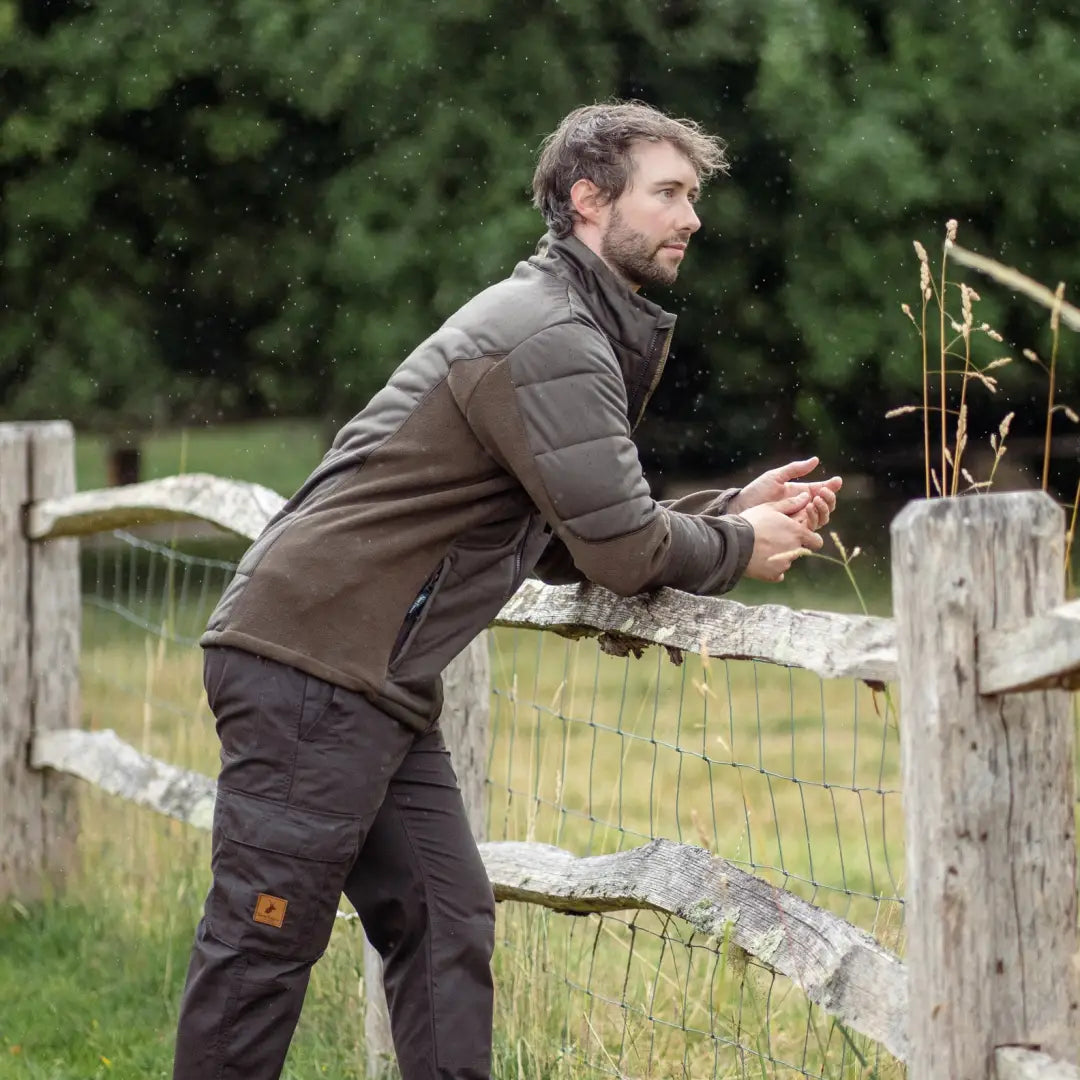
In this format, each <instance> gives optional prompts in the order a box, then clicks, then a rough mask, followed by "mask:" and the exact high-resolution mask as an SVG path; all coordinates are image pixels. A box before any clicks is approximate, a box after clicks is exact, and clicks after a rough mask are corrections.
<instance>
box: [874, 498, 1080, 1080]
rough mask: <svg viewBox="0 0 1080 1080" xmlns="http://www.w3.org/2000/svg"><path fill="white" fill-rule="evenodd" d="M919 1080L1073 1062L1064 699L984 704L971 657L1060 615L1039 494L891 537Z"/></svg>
mask: <svg viewBox="0 0 1080 1080" xmlns="http://www.w3.org/2000/svg"><path fill="white" fill-rule="evenodd" d="M892 544H893V606H894V611H895V612H896V617H897V627H898V629H897V634H898V647H899V659H900V673H901V675H900V698H901V703H902V707H901V719H900V735H901V757H902V777H903V791H904V812H905V823H906V836H905V847H906V860H907V887H906V901H907V903H906V910H905V929H906V932H907V962H908V979H909V998H910V1003H911V1017H910V1025H909V1031H910V1033H911V1049H910V1055H909V1073H908V1075H909V1076H910V1077H911V1080H940V1078H941V1077H949V1078H950V1080H984V1078H985V1077H987V1076H988V1075H990V1074H991V1070H992V1068H993V1051H994V1047H995V1046H997V1045H1001V1044H1003V1043H1009V1044H1018V1045H1019V1044H1022V1045H1026V1046H1033V1047H1038V1048H1040V1049H1042V1050H1045V1051H1047V1052H1049V1053H1050V1054H1052V1055H1053V1056H1055V1057H1059V1058H1063V1059H1069V1060H1071V1059H1073V1058H1074V1057H1075V1053H1076V1046H1077V1025H1076V1020H1075V1018H1076V1016H1077V1015H1080V1013H1078V1012H1077V1001H1078V999H1077V993H1076V985H1075V974H1074V971H1073V957H1074V955H1075V953H1076V948H1077V933H1076V930H1077V908H1076V845H1075V825H1074V790H1073V789H1074V782H1073V768H1074V759H1073V728H1072V723H1071V720H1070V716H1069V704H1070V703H1069V698H1068V695H1067V694H1065V693H1064V692H1062V691H1059V690H1052V691H1043V692H1038V693H1029V694H1009V695H999V696H994V697H987V696H982V695H980V694H979V693H978V692H977V688H976V683H975V672H976V643H977V640H978V638H979V637H980V635H982V636H985V635H986V634H987V633H988V632H989V631H991V630H992V629H995V628H1001V627H1005V626H1009V625H1016V624H1018V623H1020V622H1022V621H1023V620H1024V619H1025V618H1030V617H1031V616H1033V615H1036V614H1039V613H1044V612H1046V611H1049V610H1050V609H1052V608H1053V607H1055V606H1056V605H1057V604H1059V603H1060V602H1061V600H1062V593H1063V590H1064V582H1063V574H1062V557H1063V546H1064V518H1063V515H1062V512H1061V510H1060V508H1059V507H1058V506H1057V505H1056V504H1055V503H1054V502H1053V500H1052V499H1050V498H1049V497H1048V496H1046V495H1043V494H1041V493H1021V494H1006V495H985V496H979V497H978V498H962V499H937V500H933V501H929V502H920V503H913V504H911V505H909V506H908V507H907V508H906V509H905V510H904V511H903V512H902V513H901V514H900V516H899V517H898V518H897V519H896V521H895V522H894V523H893V526H892Z"/></svg>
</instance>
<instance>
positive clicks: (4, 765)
mask: <svg viewBox="0 0 1080 1080" xmlns="http://www.w3.org/2000/svg"><path fill="white" fill-rule="evenodd" d="M73 447H74V436H73V433H72V429H71V427H70V425H68V424H67V423H64V422H56V423H42V424H7V425H0V614H2V617H0V898H3V897H5V896H16V897H21V898H24V899H25V898H28V897H31V896H33V895H34V894H35V892H37V891H38V890H39V889H40V887H41V883H42V882H43V881H47V880H49V879H52V880H54V881H56V880H62V877H63V873H64V870H65V867H67V866H70V865H71V860H72V858H73V853H74V848H75V844H76V839H77V834H78V820H77V811H76V798H75V793H74V790H73V787H72V784H71V780H70V778H71V777H72V776H76V777H81V778H83V779H84V780H88V781H90V782H91V783H93V784H96V785H98V786H100V787H102V788H104V789H105V790H107V791H109V792H112V793H115V794H117V795H120V796H123V797H125V798H128V799H132V800H134V801H136V802H139V803H141V804H143V805H146V806H149V807H152V808H154V809H156V810H158V811H160V812H162V813H165V814H168V815H170V816H172V817H174V818H177V819H179V820H182V821H186V822H189V823H192V824H195V825H198V826H201V827H204V828H205V827H208V826H209V824H210V820H211V816H212V810H213V802H214V784H213V782H212V781H211V780H210V779H209V778H207V777H205V776H202V775H200V774H197V773H192V772H187V771H184V770H182V769H179V768H177V767H174V766H172V765H169V764H167V763H164V762H160V761H157V760H155V759H153V758H151V757H148V756H147V755H145V754H143V753H141V752H139V751H138V750H136V749H135V748H134V747H132V746H129V745H127V744H126V743H124V742H122V741H121V740H120V739H119V738H118V737H117V736H115V735H114V734H113V733H112V732H111V731H96V732H91V731H85V730H82V729H81V727H80V705H79V676H78V669H79V650H80V583H79V550H78V545H79V541H78V539H76V538H77V537H82V536H88V535H91V534H94V533H100V532H103V531H109V530H114V529H118V528H123V527H131V526H134V525H147V524H151V523H154V522H163V521H175V520H178V519H193V520H197V521H201V522H205V523H209V524H211V525H214V526H217V527H218V528H221V529H224V530H227V531H229V532H231V533H234V534H237V535H238V536H241V537H247V538H253V537H255V536H256V535H257V534H258V533H259V531H260V530H261V528H262V527H263V526H264V524H265V523H266V521H267V520H268V519H269V518H270V517H271V516H272V515H273V514H274V513H275V512H276V511H277V509H278V508H279V507H280V506H281V505H282V502H283V500H282V499H281V497H280V496H279V495H277V494H275V493H274V492H271V491H269V490H267V489H265V488H261V487H259V486H257V485H253V484H247V483H240V482H236V481H230V480H224V479H220V478H217V477H212V476H206V475H187V476H178V477H172V478H169V479H165V480H159V481H152V482H148V483H143V484H135V485H131V486H128V487H123V488H114V489H109V490H105V491H90V492H76V491H75V477H74V453H73ZM1063 554H1064V518H1063V514H1062V511H1061V509H1060V508H1059V507H1058V506H1056V505H1055V504H1054V502H1053V501H1052V500H1051V499H1050V498H1049V497H1047V496H1044V495H1042V494H1039V493H1014V494H1002V495H982V496H978V497H973V498H970V497H969V498H960V499H940V500H935V501H930V502H924V501H920V502H916V503H912V504H911V505H909V506H908V507H907V508H906V509H905V510H904V511H903V512H902V513H901V514H900V515H899V516H898V517H897V519H896V520H895V521H894V523H893V525H892V573H893V601H894V611H895V616H894V618H892V619H885V618H875V617H870V616H854V615H840V614H829V613H822V612H810V611H794V610H789V609H787V608H783V607H778V606H760V607H747V606H744V605H741V604H739V603H736V602H733V601H729V600H723V599H717V598H701V597H693V596H689V595H686V594H682V593H678V592H675V591H672V590H661V591H659V592H658V593H656V594H654V595H650V596H642V597H634V598H630V599H623V598H619V597H616V596H614V595H612V594H610V593H607V592H605V591H604V590H603V589H600V588H597V587H585V586H565V587H548V586H543V585H540V584H538V583H536V582H527V583H526V584H525V585H524V586H523V587H522V588H521V589H520V590H519V591H518V593H517V594H516V595H515V596H514V597H512V598H511V599H510V600H509V601H508V602H507V604H506V605H505V607H504V608H503V610H502V612H501V613H500V615H499V617H498V619H497V620H496V625H498V626H505V627H530V628H533V629H535V630H542V631H548V632H552V633H555V634H561V635H564V636H566V637H582V636H595V637H599V638H600V640H601V644H602V646H603V647H604V648H606V649H608V650H615V651H619V650H621V651H623V652H625V651H626V650H627V649H635V648H641V647H644V646H647V645H649V644H655V645H659V646H662V647H663V648H664V649H666V650H667V651H668V654H669V655H670V656H672V657H673V658H674V659H676V660H678V659H679V658H680V657H681V656H682V655H683V654H695V653H699V654H702V655H706V656H708V657H717V658H737V659H748V658H750V659H756V660H760V661H765V662H769V663H772V664H780V665H785V666H788V667H791V668H803V669H807V670H809V671H812V672H815V673H817V674H818V675H819V676H821V677H822V678H825V679H835V678H849V679H850V678H854V679H861V680H866V681H869V682H871V683H872V684H874V685H875V686H881V685H884V684H893V685H894V687H898V688H899V696H900V699H901V701H902V712H901V721H900V743H901V776H902V790H903V803H904V822H905V836H904V847H905V860H906V876H905V898H904V904H905V914H904V923H905V934H906V953H905V956H904V957H903V958H901V957H900V956H898V955H895V954H894V953H892V952H891V951H889V950H888V949H886V948H884V947H883V946H882V945H880V944H879V943H878V942H877V941H876V940H875V939H874V938H873V937H872V936H871V935H870V934H869V933H867V932H866V931H864V930H862V929H859V928H858V927H856V926H853V925H851V924H850V923H848V922H847V921H845V919H843V918H841V917H839V916H838V915H835V914H832V913H830V912H829V911H827V910H824V909H823V908H821V907H817V906H815V905H813V904H811V903H809V902H807V901H806V900H804V899H802V898H800V897H799V896H797V895H795V894H794V893H793V892H790V891H785V890H783V889H780V888H777V887H775V886H774V885H773V884H770V883H769V882H767V881H765V880H763V879H762V878H760V877H758V876H756V875H754V874H752V873H748V872H746V871H745V870H744V869H742V868H741V867H739V866H737V865H736V864H735V863H733V862H731V861H728V860H726V859H723V858H719V857H716V856H713V855H712V854H710V853H709V852H708V851H705V850H703V849H702V848H700V847H695V846H693V845H689V844H685V843H677V842H675V841H672V840H667V839H652V840H651V841H649V842H647V843H645V844H644V845H642V846H639V847H637V848H634V849H631V850H624V851H619V852H617V853H613V854H606V855H597V856H586V857H578V856H575V854H574V853H572V852H570V851H567V850H563V849H561V848H559V847H554V846H551V845H546V844H538V843H535V842H522V841H513V842H511V841H501V842H482V843H481V851H482V854H483V857H484V861H485V865H486V867H487V869H488V873H489V876H490V878H491V881H492V884H493V886H494V889H495V893H496V896H497V898H498V899H500V900H514V901H521V902H525V903H528V904H534V905H541V906H543V907H546V908H550V909H554V910H556V911H559V912H567V913H574V914H579V915H580V914H589V913H598V912H611V911H626V910H631V911H633V910H643V911H655V912H660V913H668V914H670V915H671V916H674V917H676V918H678V919H681V920H684V921H685V922H686V923H687V924H688V925H689V926H690V927H692V928H693V929H694V930H695V931H698V932H700V933H702V934H704V935H713V936H715V937H717V938H724V939H725V940H730V941H731V942H732V943H733V944H735V945H737V946H738V947H740V948H741V949H742V950H745V951H746V953H748V954H749V955H750V956H752V957H754V958H756V960H755V962H756V963H758V964H760V965H762V966H763V967H766V968H768V969H770V970H772V971H774V972H776V973H779V974H780V975H782V976H785V977H786V978H787V979H789V980H790V981H791V982H792V983H793V984H794V985H796V986H798V987H800V988H801V989H802V990H803V991H804V992H805V994H806V996H807V997H808V998H809V999H810V1000H811V1001H812V1002H814V1003H816V1005H817V1006H819V1007H820V1008H821V1009H823V1010H824V1011H825V1012H826V1013H828V1014H829V1015H831V1016H833V1017H835V1018H836V1019H837V1020H839V1021H840V1022H841V1023H842V1024H843V1025H845V1026H846V1028H847V1029H850V1030H851V1031H854V1032H857V1033H860V1034H861V1035H863V1036H866V1037H868V1038H869V1039H872V1040H875V1041H876V1042H877V1043H880V1044H881V1045H882V1046H883V1047H885V1048H886V1049H887V1050H888V1052H889V1053H890V1054H892V1055H893V1056H894V1057H895V1058H897V1059H899V1060H900V1061H903V1062H906V1064H907V1074H908V1076H910V1077H912V1078H915V1080H942V1078H946V1077H947V1078H949V1080H985V1078H990V1077H993V1076H997V1077H1000V1078H1003V1080H1009V1078H1017V1080H1019V1078H1028V1077H1039V1078H1042V1080H1052V1078H1072V1080H1080V1070H1078V1069H1077V1068H1076V1060H1077V1052H1078V1049H1080V1047H1078V1041H1080V1009H1078V1002H1080V997H1078V993H1077V978H1076V957H1077V880H1076V837H1075V790H1074V789H1075V779H1074V777H1075V765H1074V730H1073V719H1072V709H1071V698H1070V694H1069V691H1070V690H1072V689H1075V688H1077V687H1078V686H1080V601H1073V602H1071V603H1065V602H1064V581H1063V573H1062V560H1063ZM489 702H490V674H489V667H488V653H487V646H486V643H485V642H484V641H483V640H482V639H480V640H478V641H477V642H475V643H474V644H473V646H471V647H470V649H469V650H467V651H466V653H465V654H463V656H462V657H460V658H459V659H458V660H457V661H455V662H454V664H453V665H452V666H451V668H450V670H449V671H448V672H447V677H446V709H445V712H444V718H443V726H444V729H445V730H446V733H447V740H448V742H449V743H450V745H451V748H452V751H453V754H454V759H455V764H456V767H457V770H458V773H459V777H460V780H461V784H462V788H463V791H464V793H465V796H466V801H467V805H468V806H469V808H470V815H471V818H472V820H473V824H474V829H475V831H476V832H477V835H478V837H480V838H481V840H483V836H482V834H483V829H484V820H485V815H484V811H483V803H484V798H485V769H486V767H487V760H488V758H487V750H486V744H487V739H488V721H489ZM369 960H370V963H371V965H372V968H371V970H377V957H375V956H374V955H373V954H370V955H369ZM373 981H374V980H368V982H369V985H370V984H371V983H372V982H373ZM368 1036H369V1043H370V1045H371V1046H372V1047H373V1048H375V1049H376V1050H379V1049H380V1048H382V1049H385V1047H386V1035H385V1019H384V1017H383V1016H382V1013H381V1011H380V1002H379V1000H378V995H372V997H371V999H370V1002H369V1010H368Z"/></svg>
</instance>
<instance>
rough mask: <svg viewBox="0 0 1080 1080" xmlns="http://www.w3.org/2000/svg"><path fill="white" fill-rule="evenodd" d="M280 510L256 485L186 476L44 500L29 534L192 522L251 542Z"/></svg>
mask: <svg viewBox="0 0 1080 1080" xmlns="http://www.w3.org/2000/svg"><path fill="white" fill-rule="evenodd" d="M284 505H285V500H284V499H283V498H282V497H281V496H280V495H279V494H278V493H277V492H276V491H271V490H270V489H269V488H265V487H262V486H261V485H259V484H249V483H246V482H245V481H242V480H225V479H222V478H221V477H218V476H208V475H207V474H205V473H189V474H187V475H185V476H169V477H166V478H165V479H164V480H148V481H146V482H145V483H143V484H129V485H127V486H126V487H119V488H105V489H103V490H101V491H81V492H79V493H78V494H75V495H68V496H66V497H65V498H55V499H54V498H46V499H45V500H44V501H42V502H38V503H35V505H34V506H32V507H31V508H30V515H29V523H28V526H27V534H28V535H29V536H30V537H31V538H32V539H34V540H45V539H48V538H50V537H54V536H86V535H88V534H90V533H96V532H108V531H109V530H110V529H124V528H133V527H135V526H138V525H152V524H154V523H155V522H159V521H177V520H180V519H184V518H190V519H194V520H197V521H205V522H208V523H209V524H211V525H215V526H217V527H218V528H219V529H225V530H226V531H228V532H232V533H236V534H237V535H238V536H244V537H247V539H249V540H254V539H255V537H256V536H258V535H259V533H260V532H262V530H263V527H264V526H265V525H266V523H267V522H268V521H269V520H270V518H272V517H273V516H274V514H276V513H277V512H278V510H280V509H281V507H282V506H284Z"/></svg>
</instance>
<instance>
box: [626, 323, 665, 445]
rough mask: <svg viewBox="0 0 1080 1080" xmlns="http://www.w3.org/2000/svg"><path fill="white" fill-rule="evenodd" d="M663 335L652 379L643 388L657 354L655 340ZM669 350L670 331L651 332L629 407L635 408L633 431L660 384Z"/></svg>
mask: <svg viewBox="0 0 1080 1080" xmlns="http://www.w3.org/2000/svg"><path fill="white" fill-rule="evenodd" d="M661 335H663V345H662V348H661V349H660V350H659V351H660V356H659V358H658V359H657V360H656V363H655V366H654V367H653V373H652V379H651V381H650V382H649V385H648V387H646V386H645V380H646V379H648V378H649V368H650V366H653V357H654V354H655V353H656V352H657V344H658V342H657V339H658V338H660V337H661ZM670 348H671V331H670V330H669V331H667V332H666V333H665V332H664V331H663V330H660V329H656V330H654V331H653V336H652V339H651V340H650V341H649V351H648V353H647V354H646V361H645V365H644V367H643V368H642V371H641V373H640V375H639V376H638V377H637V378H636V379H635V380H634V393H633V397H632V398H631V406H632V407H633V406H636V411H637V416H636V417H634V418H633V419H632V420H631V421H630V428H631V430H633V429H634V428H636V427H637V426H638V424H640V423H641V418H642V417H643V416H644V415H645V406H646V405H648V404H649V399H650V398H651V397H652V396H653V393H654V392H655V390H656V387H657V385H658V384H659V382H660V377H661V376H662V375H663V374H664V365H665V364H666V363H667V355H668V350H669V349H670ZM638 397H640V398H641V401H640V403H638V402H637V399H638Z"/></svg>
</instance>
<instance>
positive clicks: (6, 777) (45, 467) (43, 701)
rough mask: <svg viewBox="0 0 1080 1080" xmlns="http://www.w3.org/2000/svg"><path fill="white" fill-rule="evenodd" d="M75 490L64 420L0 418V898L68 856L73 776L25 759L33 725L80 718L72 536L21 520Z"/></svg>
mask: <svg viewBox="0 0 1080 1080" xmlns="http://www.w3.org/2000/svg"><path fill="white" fill-rule="evenodd" d="M74 490H75V437H74V433H73V431H72V428H71V425H70V424H68V423H66V422H55V423H41V424H0V898H3V897H6V896H15V897H18V898H20V899H33V898H35V897H37V896H40V895H41V893H42V890H43V888H44V887H45V886H46V884H47V883H49V884H51V885H53V886H55V885H58V884H59V883H60V881H61V879H62V876H63V874H64V873H65V872H67V870H68V869H69V868H70V867H71V865H72V860H73V858H74V852H75V838H76V835H77V832H78V821H77V814H76V804H75V798H74V790H73V783H72V781H71V779H70V778H68V777H65V776H62V775H60V774H55V773H51V772H49V771H45V772H37V771H33V770H31V769H30V767H29V765H30V746H31V742H32V740H33V738H34V736H35V734H36V733H37V732H38V731H45V730H49V729H53V728H67V727H77V726H78V713H79V702H78V662H79V633H80V629H79V626H80V599H79V549H78V541H76V540H49V541H45V542H43V543H34V544H31V543H30V542H29V541H28V540H27V539H26V531H25V520H24V519H25V508H26V505H27V504H28V503H30V502H33V501H36V500H39V499H47V498H53V497H56V496H61V495H69V494H71V493H72V492H73V491H74Z"/></svg>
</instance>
